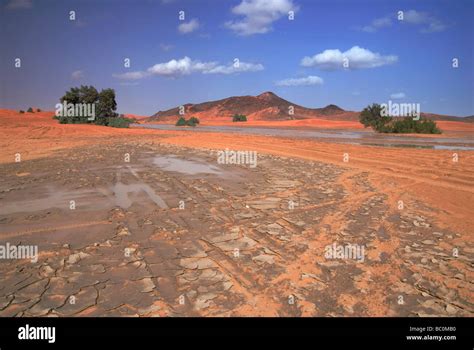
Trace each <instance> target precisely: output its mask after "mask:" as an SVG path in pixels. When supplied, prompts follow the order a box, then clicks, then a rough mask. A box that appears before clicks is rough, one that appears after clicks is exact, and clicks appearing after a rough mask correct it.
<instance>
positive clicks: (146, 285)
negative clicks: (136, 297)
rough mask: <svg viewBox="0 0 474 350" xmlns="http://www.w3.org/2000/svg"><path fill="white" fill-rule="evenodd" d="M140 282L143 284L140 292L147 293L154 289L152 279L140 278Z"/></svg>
mask: <svg viewBox="0 0 474 350" xmlns="http://www.w3.org/2000/svg"><path fill="white" fill-rule="evenodd" d="M141 282H142V284H143V288H142V289H141V290H140V292H142V293H149V292H152V291H153V290H154V289H155V284H154V283H153V280H152V279H151V278H149V277H147V278H144V279H142V280H141Z"/></svg>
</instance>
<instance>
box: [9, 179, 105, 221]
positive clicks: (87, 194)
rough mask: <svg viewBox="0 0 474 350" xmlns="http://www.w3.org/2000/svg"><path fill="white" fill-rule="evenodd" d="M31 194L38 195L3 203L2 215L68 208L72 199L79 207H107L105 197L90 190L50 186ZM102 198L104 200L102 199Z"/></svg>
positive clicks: (95, 208)
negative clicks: (70, 189) (65, 189)
mask: <svg viewBox="0 0 474 350" xmlns="http://www.w3.org/2000/svg"><path fill="white" fill-rule="evenodd" d="M29 196H38V197H39V198H32V199H28V200H23V199H20V200H16V201H14V200H10V201H9V202H8V204H2V207H1V209H0V215H7V214H13V213H19V212H36V211H41V210H47V209H51V208H58V209H68V210H69V205H70V201H71V200H74V201H75V202H76V208H77V207H83V206H87V207H88V208H90V209H94V210H97V209H103V208H106V207H107V204H106V203H104V201H103V199H104V198H98V196H100V193H99V192H97V191H90V190H77V191H64V190H60V189H58V188H55V187H52V186H48V187H46V188H45V190H44V191H41V190H40V191H39V193H37V194H29ZM101 199H102V201H101Z"/></svg>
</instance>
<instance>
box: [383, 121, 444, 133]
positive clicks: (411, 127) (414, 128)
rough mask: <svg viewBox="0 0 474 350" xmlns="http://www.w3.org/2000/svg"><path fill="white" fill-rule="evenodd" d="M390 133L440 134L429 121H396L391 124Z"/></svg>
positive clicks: (433, 123) (434, 124)
mask: <svg viewBox="0 0 474 350" xmlns="http://www.w3.org/2000/svg"><path fill="white" fill-rule="evenodd" d="M391 132H393V133H396V134H441V130H439V129H438V127H437V126H436V123H435V122H434V121H432V120H429V119H420V120H413V119H412V118H403V119H398V120H396V121H394V122H393V124H392V130H391Z"/></svg>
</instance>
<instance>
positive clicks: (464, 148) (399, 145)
mask: <svg viewBox="0 0 474 350" xmlns="http://www.w3.org/2000/svg"><path fill="white" fill-rule="evenodd" d="M356 144H359V145H361V144H362V145H367V146H376V147H397V148H421V149H439V150H462V151H474V147H469V146H451V145H414V144H408V143H382V144H381V143H356Z"/></svg>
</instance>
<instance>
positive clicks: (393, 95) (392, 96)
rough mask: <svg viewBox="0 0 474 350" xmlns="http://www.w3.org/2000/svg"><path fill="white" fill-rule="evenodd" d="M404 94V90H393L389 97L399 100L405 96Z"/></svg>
mask: <svg viewBox="0 0 474 350" xmlns="http://www.w3.org/2000/svg"><path fill="white" fill-rule="evenodd" d="M405 97H406V95H405V93H404V92H395V93H393V94H391V95H390V98H391V99H393V100H400V99H402V98H405Z"/></svg>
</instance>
